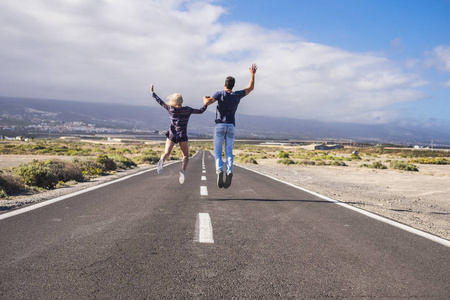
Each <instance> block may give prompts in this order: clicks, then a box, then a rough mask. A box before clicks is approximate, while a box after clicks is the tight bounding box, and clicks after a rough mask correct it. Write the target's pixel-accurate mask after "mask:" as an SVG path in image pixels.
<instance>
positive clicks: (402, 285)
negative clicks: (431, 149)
mask: <svg viewBox="0 0 450 300" xmlns="http://www.w3.org/2000/svg"><path fill="white" fill-rule="evenodd" d="M203 161H204V166H205V169H206V170H205V171H204V172H203V166H202V165H203V164H202V162H203ZM180 167H181V164H180V163H175V164H172V165H168V166H166V167H165V168H164V172H163V174H157V173H156V170H152V171H149V172H145V173H142V174H140V175H138V176H134V177H131V178H129V179H127V180H122V181H119V182H115V183H114V184H110V185H107V186H104V187H102V188H98V189H95V190H92V191H89V192H86V193H83V194H80V195H76V196H73V197H70V198H68V199H65V200H63V201H59V202H56V203H53V204H51V205H48V206H45V207H41V208H38V209H35V210H32V211H28V212H26V213H23V214H18V215H15V216H12V217H9V218H5V219H2V220H0V254H1V257H0V299H169V298H172V299H222V298H223V299H233V298H239V299H249V298H253V299H276V298H281V299H329V298H331V299H333V298H337V299H361V298H363V299H365V298H380V299H449V295H450V248H448V247H446V246H444V245H441V244H439V243H436V242H434V241H430V240H428V239H426V238H423V237H421V236H418V235H415V234H413V233H410V232H407V231H405V230H402V229H399V228H396V227H394V226H391V225H389V224H386V223H383V222H380V221H377V220H374V219H372V218H369V217H367V216H365V215H362V214H359V213H358V212H355V211H352V210H349V209H346V208H344V207H341V206H339V205H336V204H334V203H331V202H329V201H326V200H324V199H322V198H319V197H317V196H314V195H312V194H309V193H306V192H304V191H301V190H298V189H296V188H294V187H291V186H289V185H286V184H283V183H280V182H278V181H275V180H272V179H270V178H268V177H265V176H262V175H259V174H257V173H254V172H251V171H248V170H245V169H243V168H239V167H235V170H234V178H233V184H232V186H231V187H230V188H229V189H219V188H218V187H216V185H215V170H214V159H213V156H212V155H211V154H210V153H209V152H204V155H203V152H200V153H199V154H197V155H196V156H194V157H193V158H192V159H191V161H190V164H189V168H188V170H187V174H186V175H187V178H186V182H185V184H184V185H180V184H179V183H178V169H179V168H180ZM202 177H203V178H202ZM202 194H203V195H202ZM199 214H200V215H199ZM202 216H203V217H205V218H203V217H202ZM208 221H210V222H211V226H210V224H209V223H208ZM202 237H206V239H202Z"/></svg>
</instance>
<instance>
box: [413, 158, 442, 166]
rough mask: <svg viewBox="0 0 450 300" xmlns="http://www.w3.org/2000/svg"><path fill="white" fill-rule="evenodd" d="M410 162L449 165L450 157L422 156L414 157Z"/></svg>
mask: <svg viewBox="0 0 450 300" xmlns="http://www.w3.org/2000/svg"><path fill="white" fill-rule="evenodd" d="M410 163H415V164H429V165H449V164H450V159H447V158H443V157H421V158H416V159H412V160H411V161H410Z"/></svg>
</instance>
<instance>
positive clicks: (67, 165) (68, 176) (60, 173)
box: [45, 160, 84, 182]
mask: <svg viewBox="0 0 450 300" xmlns="http://www.w3.org/2000/svg"><path fill="white" fill-rule="evenodd" d="M45 165H47V166H48V167H49V168H50V170H51V172H52V173H53V174H55V175H56V176H57V177H58V181H62V182H67V181H70V180H75V181H83V180H84V176H83V171H82V169H81V167H80V166H79V165H78V164H76V163H74V162H67V161H60V160H49V161H47V162H45Z"/></svg>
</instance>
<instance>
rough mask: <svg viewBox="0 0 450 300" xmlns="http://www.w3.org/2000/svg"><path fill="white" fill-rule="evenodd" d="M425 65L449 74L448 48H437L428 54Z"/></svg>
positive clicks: (449, 47) (449, 49)
mask: <svg viewBox="0 0 450 300" xmlns="http://www.w3.org/2000/svg"><path fill="white" fill-rule="evenodd" d="M427 64H428V65H429V66H435V67H436V68H438V69H439V70H441V71H445V72H450V46H443V45H440V46H437V47H436V48H434V49H433V51H432V52H431V53H429V54H428V60H427Z"/></svg>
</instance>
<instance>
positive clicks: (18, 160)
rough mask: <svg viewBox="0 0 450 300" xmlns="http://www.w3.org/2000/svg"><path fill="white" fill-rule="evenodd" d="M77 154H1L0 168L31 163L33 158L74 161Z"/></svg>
mask: <svg viewBox="0 0 450 300" xmlns="http://www.w3.org/2000/svg"><path fill="white" fill-rule="evenodd" d="M74 158H76V157H75V156H64V155H0V169H9V168H11V167H17V166H18V165H20V164H22V163H29V162H31V161H32V160H33V159H37V160H50V159H60V160H66V161H72V159H74Z"/></svg>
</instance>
